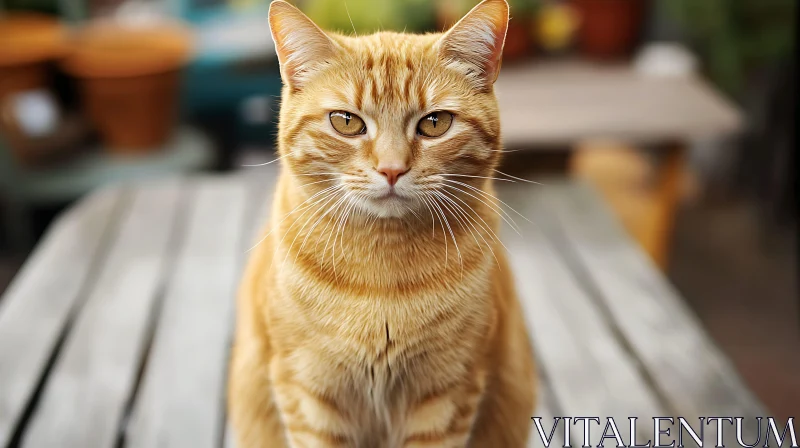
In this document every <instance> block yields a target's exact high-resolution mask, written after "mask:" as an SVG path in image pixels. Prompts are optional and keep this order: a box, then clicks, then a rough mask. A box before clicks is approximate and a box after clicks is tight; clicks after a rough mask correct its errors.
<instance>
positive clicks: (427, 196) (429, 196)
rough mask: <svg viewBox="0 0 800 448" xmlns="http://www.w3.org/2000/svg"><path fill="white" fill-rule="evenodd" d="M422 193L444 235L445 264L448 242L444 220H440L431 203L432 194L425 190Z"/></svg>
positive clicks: (445, 261)
mask: <svg viewBox="0 0 800 448" xmlns="http://www.w3.org/2000/svg"><path fill="white" fill-rule="evenodd" d="M424 195H425V202H426V203H427V204H428V205H429V206H430V209H431V210H433V213H434V215H435V216H436V219H437V221H439V227H441V228H442V235H443V236H444V263H445V266H447V260H448V256H447V252H448V249H447V246H448V244H447V232H446V231H445V230H444V221H443V220H442V218H441V216H440V215H439V211H438V210H437V209H436V207H434V205H433V199H432V197H431V196H432V195H431V194H430V193H427V192H426V193H424Z"/></svg>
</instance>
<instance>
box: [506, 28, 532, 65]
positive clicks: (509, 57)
mask: <svg viewBox="0 0 800 448" xmlns="http://www.w3.org/2000/svg"><path fill="white" fill-rule="evenodd" d="M529 23H530V21H527V22H526V21H524V20H523V21H516V22H515V21H513V20H512V21H511V22H509V24H508V32H506V43H505V45H504V46H503V61H504V62H506V61H507V62H513V61H518V60H520V59H524V58H525V57H527V56H530V55H531V49H532V47H533V46H532V45H531V44H532V42H531V41H532V39H531V37H532V36H531V31H530V27H529V26H528V24H529Z"/></svg>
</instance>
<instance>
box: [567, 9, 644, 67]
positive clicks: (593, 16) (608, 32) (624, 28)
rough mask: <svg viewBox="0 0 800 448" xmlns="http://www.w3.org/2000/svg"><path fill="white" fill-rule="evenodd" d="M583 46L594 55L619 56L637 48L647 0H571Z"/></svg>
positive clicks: (585, 52)
mask: <svg viewBox="0 0 800 448" xmlns="http://www.w3.org/2000/svg"><path fill="white" fill-rule="evenodd" d="M572 4H573V7H574V8H575V10H576V12H577V13H578V17H579V20H580V26H579V30H578V45H579V47H580V50H581V51H582V52H583V53H584V54H585V55H586V56H589V57H591V58H594V59H618V58H621V57H624V56H627V55H628V54H629V53H630V52H631V51H632V50H633V48H634V46H635V44H636V41H637V38H638V36H639V31H640V29H641V25H642V20H643V18H644V12H645V8H646V6H647V1H646V0H572Z"/></svg>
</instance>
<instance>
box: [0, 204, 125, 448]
mask: <svg viewBox="0 0 800 448" xmlns="http://www.w3.org/2000/svg"><path fill="white" fill-rule="evenodd" d="M130 201H131V194H130V191H128V190H127V189H120V190H119V193H117V200H116V201H115V202H114V205H113V206H112V209H111V213H110V215H109V217H108V221H107V222H106V225H105V227H104V228H103V232H102V235H101V236H100V243H99V244H98V247H97V249H96V256H94V257H92V263H91V266H90V267H89V271H88V273H87V275H86V278H84V280H83V282H81V286H80V288H79V289H78V295H77V299H76V300H75V304H74V305H73V307H72V309H71V310H70V311H69V312H68V313H67V318H66V320H65V322H64V325H63V327H62V328H61V331H60V334H59V336H58V339H56V342H55V345H54V346H53V349H52V351H51V352H50V356H48V358H47V362H46V363H45V366H44V368H43V369H42V371H41V373H40V374H39V379H38V380H37V381H36V387H35V388H34V392H33V394H32V395H31V397H30V399H29V400H28V403H27V404H26V405H25V410H24V411H23V412H22V414H21V415H20V417H19V420H18V422H17V424H16V425H15V428H14V432H13V434H12V436H11V439H10V440H9V442H8V445H6V448H19V447H20V446H21V444H22V440H23V438H24V436H25V431H26V430H27V427H28V423H29V422H30V421H31V417H33V415H34V413H35V411H36V407H37V405H38V404H39V401H40V400H41V398H42V393H43V391H44V388H45V383H47V380H48V379H49V378H50V372H51V371H52V370H53V367H54V366H55V364H56V361H57V360H58V356H59V355H60V354H61V349H62V348H63V347H64V342H65V341H66V340H67V337H68V336H69V334H70V332H71V331H72V327H73V325H74V324H75V320H76V319H77V316H79V315H80V312H81V310H82V309H83V306H84V304H85V303H86V299H87V298H88V297H89V291H90V290H91V287H92V283H93V282H94V280H96V279H97V274H98V272H99V271H100V269H101V267H102V266H103V265H104V264H105V261H106V258H107V257H108V254H109V251H110V249H111V242H112V241H114V239H115V238H116V236H117V234H118V233H119V230H120V223H121V222H122V210H124V209H125V208H128V207H127V205H128V204H129V203H130Z"/></svg>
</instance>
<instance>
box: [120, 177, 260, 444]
mask: <svg viewBox="0 0 800 448" xmlns="http://www.w3.org/2000/svg"><path fill="white" fill-rule="evenodd" d="M189 186H190V187H191V188H193V193H194V198H193V200H192V201H191V202H192V204H191V206H190V211H189V214H188V222H187V230H186V235H185V241H184V243H183V247H182V248H181V249H180V252H179V256H178V259H177V261H176V267H175V272H174V275H173V276H172V278H171V279H170V282H169V285H168V287H167V290H166V295H165V298H164V300H165V301H164V306H163V311H162V314H161V318H160V321H159V324H158V328H157V330H156V333H155V339H154V343H153V347H152V350H151V352H150V357H149V359H148V363H147V370H146V371H145V374H144V378H143V385H142V389H141V392H140V394H139V396H138V398H137V400H136V402H135V404H134V408H133V414H132V419H131V425H130V426H129V428H128V431H126V432H127V435H126V440H127V443H126V446H128V447H132V448H138V447H141V448H149V447H155V446H169V447H174V448H180V447H186V448H203V447H207V448H212V447H216V446H219V444H220V443H221V441H222V431H223V424H224V417H225V414H224V397H225V376H226V373H227V358H228V350H229V334H230V331H231V322H232V319H231V316H232V314H233V308H234V292H235V289H236V284H237V281H238V274H239V260H240V258H241V249H240V248H241V239H242V238H243V234H242V232H243V230H244V229H245V227H246V226H244V224H245V216H246V207H247V204H246V193H247V191H246V185H245V184H244V181H243V179H242V178H241V176H236V177H228V178H217V179H213V180H211V179H202V180H195V181H193V182H191V183H190V185H189Z"/></svg>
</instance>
